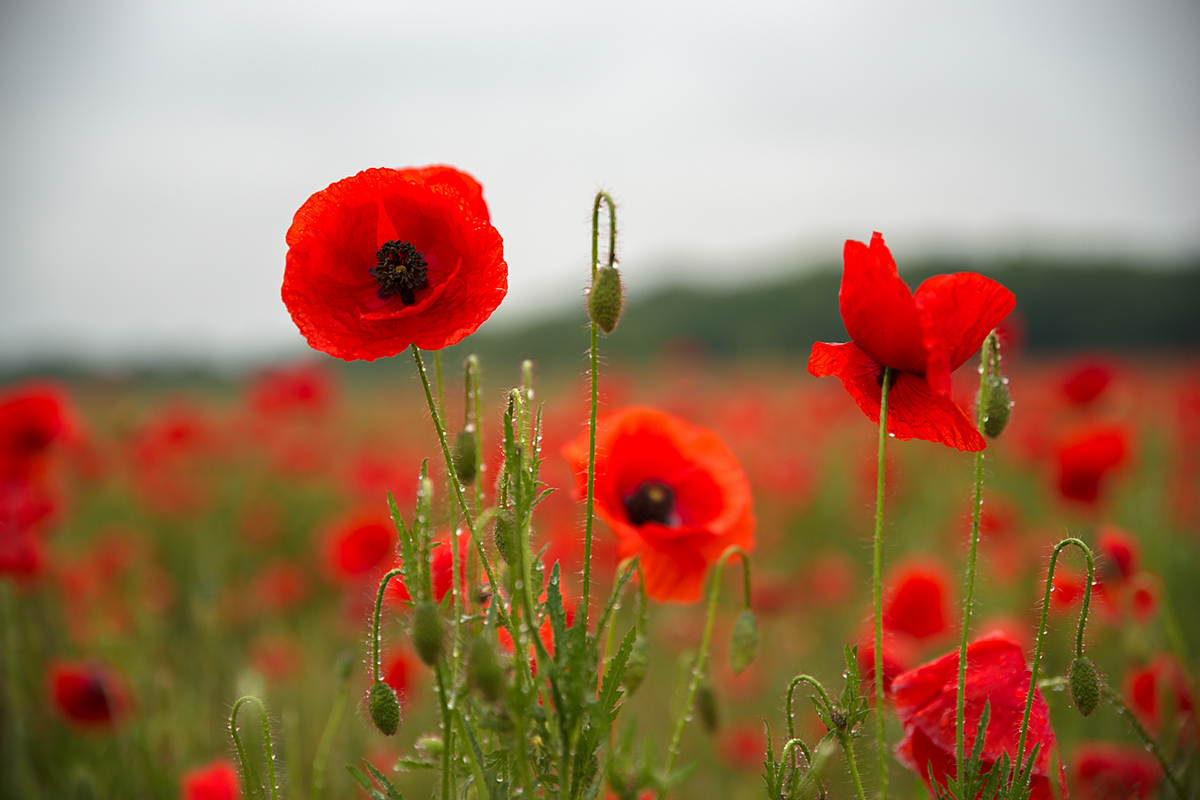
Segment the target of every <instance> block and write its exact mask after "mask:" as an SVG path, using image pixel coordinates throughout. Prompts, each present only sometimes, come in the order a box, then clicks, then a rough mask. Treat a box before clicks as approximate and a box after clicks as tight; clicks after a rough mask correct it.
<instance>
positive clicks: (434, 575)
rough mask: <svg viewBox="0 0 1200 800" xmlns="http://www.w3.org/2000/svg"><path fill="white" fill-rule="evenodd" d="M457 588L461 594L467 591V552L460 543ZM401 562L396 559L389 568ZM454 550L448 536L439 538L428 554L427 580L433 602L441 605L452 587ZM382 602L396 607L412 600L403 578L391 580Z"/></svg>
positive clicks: (401, 562) (398, 576)
mask: <svg viewBox="0 0 1200 800" xmlns="http://www.w3.org/2000/svg"><path fill="white" fill-rule="evenodd" d="M458 556H459V563H458V580H459V583H458V588H459V591H460V592H461V593H463V594H465V593H466V591H467V583H466V580H467V577H466V573H465V569H466V563H465V562H466V558H467V550H466V546H465V545H462V543H461V542H460V548H459V551H458ZM403 563H404V562H403V560H402V559H399V558H397V559H396V560H395V563H393V564H392V567H391V568H396V567H399V566H400V565H401V564H403ZM453 573H454V550H452V549H451V545H450V537H449V536H448V535H445V536H441V537H439V538H438V539H437V540H436V541H434V542H433V552H431V553H430V554H429V579H430V583H432V584H433V600H434V602H435V603H441V602H442V600H444V599H445V597H446V595H447V594H449V593H450V589H451V587H452V586H453V585H454V577H453ZM383 599H384V601H386V602H387V604H388V605H389V607H393V608H395V607H398V606H399V605H400V604H401V603H407V602H409V601H410V600H412V597H411V596H410V595H409V593H408V587H406V586H405V585H404V580H403V576H401V575H397V576H396V577H394V578H392V579H391V580H390V581H389V582H388V585H387V589H385V590H384V596H383Z"/></svg>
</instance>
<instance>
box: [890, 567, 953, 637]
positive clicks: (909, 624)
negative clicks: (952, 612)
mask: <svg viewBox="0 0 1200 800" xmlns="http://www.w3.org/2000/svg"><path fill="white" fill-rule="evenodd" d="M949 586H950V577H949V575H947V574H946V569H945V567H943V566H942V565H941V564H938V563H937V562H934V561H914V562H910V563H908V564H905V565H901V566H900V567H899V568H897V569H896V571H895V572H894V574H893V575H892V577H891V580H889V581H888V600H887V605H886V606H885V607H884V610H883V624H884V626H885V627H886V628H888V629H889V630H892V631H896V632H898V633H907V634H908V635H909V636H912V637H913V638H915V639H927V638H929V637H930V636H936V635H938V634H939V633H942V632H943V631H945V630H946V629H947V627H948V625H947V618H948V617H949V613H948V611H947V610H946V600H947V594H948V593H949Z"/></svg>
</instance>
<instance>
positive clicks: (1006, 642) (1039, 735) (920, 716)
mask: <svg viewBox="0 0 1200 800" xmlns="http://www.w3.org/2000/svg"><path fill="white" fill-rule="evenodd" d="M1028 690H1029V667H1028V666H1026V664H1025V654H1024V652H1023V651H1022V649H1021V646H1020V645H1019V644H1017V643H1016V642H1014V641H1012V640H1011V639H1009V638H1008V637H1007V636H1004V635H1003V634H998V633H993V634H990V635H988V636H984V637H983V638H981V639H977V640H975V641H974V642H971V644H969V645H968V646H967V681H966V698H965V700H966V717H965V730H964V732H963V737H964V740H965V742H966V747H967V750H968V751H970V749H971V748H972V746H973V745H974V742H975V736H976V733H977V732H978V728H979V719H980V715H981V714H982V713H983V707H984V704H990V708H991V711H990V713H991V717H990V719H989V721H988V727H987V731H986V738H985V740H984V745H983V758H982V764H983V768H984V769H988V768H990V767H991V766H992V764H994V763H995V762H996V761H998V760H999V759H1000V755H1001V754H1002V753H1007V754H1008V756H1009V759H1010V760H1015V759H1016V754H1017V739H1018V737H1019V736H1020V732H1021V719H1022V716H1023V715H1024V713H1025V696H1026V693H1027V692H1028ZM957 693H958V651H957V650H955V651H954V652H951V653H947V654H946V655H944V656H942V657H941V658H939V659H937V660H936V661H932V662H930V663H928V664H924V665H922V666H919V667H917V668H916V669H914V670H911V671H910V672H905V673H904V674H903V675H898V676H896V679H895V680H894V681H893V682H892V700H893V702H894V703H895V705H896V715H897V716H898V717H899V718H900V722H901V724H902V725H903V726H904V738H903V739H902V740H901V741H900V744H899V745H897V746H896V757H897V758H898V759H899V760H900V762H901V763H902V764H904V766H906V767H908V768H909V769H911V770H912V771H913V772H916V773H917V774H919V775H920V776H921V778H922V780H924V781H925V787H926V789H927V790H928V791H929V794H930V795H931V796H932V795H933V793H934V792H933V788H932V785H931V782H932V781H937V782H938V783H939V784H941V785H942V786H943V787H944V786H945V784H946V778H947V776H952V775H954V774H955V771H956V762H955V729H954V719H955V708H956V705H957ZM1034 745H1040V748H1039V750H1038V756H1037V760H1036V761H1035V763H1034V767H1033V784H1032V789H1033V791H1032V795H1031V797H1032V798H1034V800H1050V798H1051V792H1050V750H1051V749H1052V748H1053V747H1054V746H1055V741H1054V731H1053V730H1051V729H1050V711H1049V709H1048V708H1047V707H1046V701H1045V699H1043V697H1042V694H1041V692H1038V693H1037V694H1036V695H1035V696H1034V698H1033V708H1032V711H1031V713H1030V716H1029V727H1028V729H1027V735H1026V737H1025V757H1026V758H1028V757H1029V753H1030V752H1031V751H1032V749H1033V747H1034ZM930 767H932V773H931V772H930Z"/></svg>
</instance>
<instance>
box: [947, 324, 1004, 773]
mask: <svg viewBox="0 0 1200 800" xmlns="http://www.w3.org/2000/svg"><path fill="white" fill-rule="evenodd" d="M994 336H995V334H993V333H989V334H988V336H987V338H986V339H984V340H983V352H982V353H981V355H980V361H981V363H980V365H979V407H978V408H977V409H976V411H975V427H976V429H978V430H980V431H982V430H983V422H984V419H983V418H984V414H985V413H986V412H987V405H988V394H989V392H988V390H989V388H990V386H991V383H990V381H989V380H988V377H989V374H990V371H991V365H992V340H993V337H994ZM982 509H983V451H982V450H979V451H977V452H976V453H975V502H974V507H973V508H972V510H971V552H970V555H969V556H968V557H967V591H966V599H965V600H963V619H962V640H961V641H960V642H959V646H958V700H957V709H956V711H955V724H954V744H955V762H954V763H955V772H956V780H957V782H958V785H959V786H962V785H963V780H964V775H965V771H966V758H965V754H966V747H965V744H964V733H963V731H964V727H965V721H966V686H967V639H968V637H969V636H970V632H971V611H972V609H973V607H974V604H975V561H976V557H977V555H978V553H979V515H980V512H981V511H982Z"/></svg>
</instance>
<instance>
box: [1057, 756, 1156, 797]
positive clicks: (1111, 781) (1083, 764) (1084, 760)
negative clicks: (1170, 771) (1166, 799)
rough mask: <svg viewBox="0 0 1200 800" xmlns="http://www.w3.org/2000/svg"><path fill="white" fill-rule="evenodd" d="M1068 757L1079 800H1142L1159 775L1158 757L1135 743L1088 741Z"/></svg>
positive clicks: (1149, 791) (1148, 794)
mask: <svg viewBox="0 0 1200 800" xmlns="http://www.w3.org/2000/svg"><path fill="white" fill-rule="evenodd" d="M1072 760H1073V762H1074V765H1075V766H1074V772H1075V780H1074V785H1075V790H1076V791H1077V792H1079V794H1080V796H1081V797H1082V798H1083V800H1134V799H1135V798H1136V800H1144V799H1145V798H1147V797H1149V796H1150V795H1151V793H1152V792H1153V791H1154V789H1155V788H1156V787H1157V786H1158V783H1159V781H1161V780H1162V777H1163V774H1162V767H1160V766H1159V764H1158V759H1156V758H1155V757H1154V756H1152V755H1150V754H1149V753H1147V752H1146V751H1145V750H1142V749H1141V748H1139V747H1137V746H1136V745H1121V744H1108V743H1101V742H1089V743H1087V744H1084V745H1081V746H1080V747H1079V749H1078V750H1076V751H1075V758H1074V759H1072Z"/></svg>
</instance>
